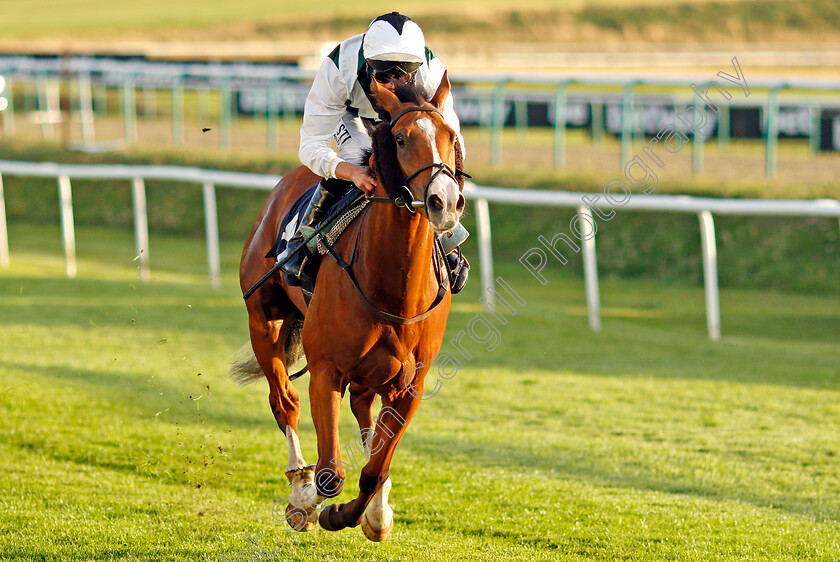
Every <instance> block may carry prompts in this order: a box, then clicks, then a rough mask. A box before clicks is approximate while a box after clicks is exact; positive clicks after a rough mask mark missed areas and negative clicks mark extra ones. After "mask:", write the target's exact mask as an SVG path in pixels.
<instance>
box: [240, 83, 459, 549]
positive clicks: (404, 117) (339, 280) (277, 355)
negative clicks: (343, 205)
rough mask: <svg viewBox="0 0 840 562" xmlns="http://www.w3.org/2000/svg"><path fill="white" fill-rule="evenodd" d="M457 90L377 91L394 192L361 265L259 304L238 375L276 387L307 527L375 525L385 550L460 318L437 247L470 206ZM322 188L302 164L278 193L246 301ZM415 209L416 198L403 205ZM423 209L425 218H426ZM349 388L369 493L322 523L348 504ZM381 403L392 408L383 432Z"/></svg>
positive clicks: (297, 502) (373, 163) (378, 163)
mask: <svg viewBox="0 0 840 562" xmlns="http://www.w3.org/2000/svg"><path fill="white" fill-rule="evenodd" d="M449 88H450V84H449V80H448V78H447V77H446V75H445V74H444V76H443V80H442V82H441V85H440V87H439V88H438V91H437V92H436V93H435V95H434V96H433V97H432V99H431V100H430V101H426V100H425V99H423V97H422V95H421V94H420V92H419V91H418V90H417V89H415V88H413V87H405V86H404V87H401V88H398V89H397V90H396V92H391V91H389V90H388V89H386V88H385V87H382V86H380V85H379V83H377V82H376V81H375V80H373V81H371V89H372V94H373V96H374V99H375V100H376V101H377V103H378V105H379V107H381V108H382V109H383V110H384V111H386V112H387V113H388V114H389V115H390V116H391V118H392V119H391V122H390V123H383V124H381V125H379V127H378V129H377V130H375V131H374V133H373V139H372V140H373V151H372V154H371V156H370V159H369V161H368V163H369V164H370V167H371V171H372V173H374V174H375V175H376V176H377V177H378V178H379V179H380V182H381V183H382V187H381V188H377V191H376V192H375V193H374V197H372V198H371V199H372V200H374V201H375V202H370V203H368V205H367V207H366V208H365V209H364V211H363V212H362V213H361V214H360V216H359V217H357V218H356V219H355V221H354V222H353V223H352V224H351V225H350V227H349V228H348V231H347V232H346V233H345V235H344V236H342V237H341V238H340V239H339V240H338V241H337V242H336V244H335V247H334V249H335V251H336V253H337V254H338V255H339V256H341V258H343V260H345V261H346V262H351V263H352V272H348V271H345V269H342V267H340V266H339V265H338V261H337V260H334V259H331V258H329V257H327V258H325V259H324V260H323V263H322V265H321V268H320V272H319V274H318V277H317V281H316V285H315V290H314V294H313V296H312V300H311V302H310V303H309V305H308V306H307V304H306V301H305V299H304V295H303V293H302V291H301V289H300V288H299V287H290V286H288V285H287V284H286V283H285V281H284V280H283V277H282V275H279V274H278V275H273V276H270V277H269V278H268V279H267V280H266V281H265V282H264V283H263V284H262V285H260V286H259V288H258V289H257V290H255V291H254V292H253V294H252V295H251V296H250V298H248V299H247V300H246V305H247V308H248V316H249V327H250V332H251V342H250V347H251V349H248V347H249V346H247V344H246V347H244V348H243V350H242V352H243V354H244V355H243V358H242V359H240V360H238V361H237V362H235V363H234V365H233V366H232V369H231V373H232V376H233V377H234V378H235V379H237V378H238V379H239V382H250V381H251V380H258V379H259V378H262V376H265V378H266V379H268V385H269V396H268V398H269V403H270V404H271V410H272V412H273V413H274V417H275V419H276V420H277V424H278V425H279V426H280V429H281V430H283V431H284V433H285V434H286V440H287V445H288V448H289V464H288V466H287V467H286V476H287V477H288V479H289V481H290V482H291V484H292V486H293V492H292V494H291V497H290V500H289V505H288V507H287V508H286V518H287V520H288V521H289V524H290V525H291V526H292V527H293V528H295V529H297V530H309V529H311V528H313V527H314V526H315V520H316V518H317V520H318V521H319V522H320V524H321V526H322V527H323V528H324V529H327V530H331V531H336V530H339V529H343V528H345V527H355V526H357V525H359V524H361V525H362V529H363V531H364V533H365V536H367V537H368V538H369V539H370V540H374V541H378V540H383V539H385V538H386V537H387V536H388V535H389V533H390V532H391V529H392V527H393V511H392V510H391V508H390V507H389V506H388V492H389V490H390V488H391V482H390V479H389V467H390V464H391V459H392V457H393V455H394V450H395V448H396V446H397V444H398V443H399V441H400V438H401V437H402V435H403V433H404V432H405V430H406V426H407V425H408V423H409V422H410V421H411V419H412V417H413V416H414V413H415V412H416V411H417V408H418V406H419V405H420V399H421V397H422V392H423V383H424V378H425V376H426V372H427V371H428V369H429V366H431V365H432V363H434V358H435V356H436V354H437V353H438V352H439V350H440V347H441V343H442V340H443V334H444V330H445V329H446V321H447V316H448V314H449V305H450V299H451V296H450V293H449V292H448V290H447V289H448V287H449V281H448V275H447V273H446V271H445V266H443V265H442V263H443V261H444V260H440V259H438V257H437V253H436V251H435V243H436V242H435V238H436V234H440V233H442V232H446V231H448V230H451V229H452V228H453V227H455V226H456V225H457V224H458V221H459V220H460V217H461V214H462V213H463V210H464V196H463V195H462V193H461V188H462V186H463V182H462V181H460V182H459V179H458V178H457V174H458V172H456V150H457V149H456V135H455V132H454V131H453V130H452V129H451V128H450V127H449V126H448V125H447V124H446V122H445V121H444V119H443V116H442V113H441V109H442V108H443V102H444V100H445V99H446V97H447V95H448V93H449ZM459 158H460V155H459ZM459 163H460V162H459ZM319 179H320V178H318V177H317V176H315V175H314V174H313V173H312V172H310V171H309V170H308V169H307V168H305V167H300V168H298V169H297V170H295V171H294V172H292V173H290V174H288V175H287V176H285V177H284V178H283V179H282V180H281V181H280V183H278V184H277V186H276V187H275V188H274V190H273V191H272V192H271V194H270V195H269V197H268V201H267V202H266V204H265V206H264V207H263V210H262V212H261V213H260V215H259V217H257V220H256V222H255V223H254V226H253V228H252V229H251V233H250V235H249V236H248V240H247V241H246V243H245V249H244V251H243V253H242V261H241V266H240V284H241V287H242V290H243V292H246V291H247V289H249V288H251V287H252V286H253V285H255V283H257V282H258V280H260V279H261V278H262V277H263V276H265V274H266V273H267V272H268V271H270V270H271V269H272V267H273V266H274V265H275V264H274V260H273V259H267V258H265V254H266V251H267V250H268V248H270V247H271V246H272V244H273V243H274V241H275V237H276V236H277V230H278V225H279V223H280V220H281V218H282V216H283V214H284V212H285V211H286V210H287V209H289V208H290V207H291V206H292V205H293V203H294V202H295V201H296V200H297V199H298V198H300V197H301V195H302V194H303V193H304V191H306V190H307V189H308V188H311V187H312V186H313V185H315V184H316V183H317V182H318V181H319ZM404 186H405V187H404ZM409 192H410V193H409ZM409 195H410V197H409ZM406 199H411V200H413V201H412V202H411V203H408V204H407V205H404V206H399V204H400V203H404V202H405V200H406ZM384 202H388V203H390V204H384ZM393 203H397V204H393ZM414 207H419V208H421V209H423V210H422V211H421V212H415V209H414ZM344 265H346V263H345V264H344ZM302 317H303V319H304V320H303V322H302V344H303V349H304V351H305V354H306V358H307V363H308V366H309V371H310V373H311V374H310V381H309V397H310V403H311V413H312V420H313V422H314V424H315V431H316V434H317V439H318V463H317V465H307V463H306V461H304V459H303V454H302V453H301V449H300V442H299V440H298V421H299V416H300V400H299V396H298V392H297V390H295V388H294V386H293V385H292V383H291V381H290V379H289V372H288V368H289V367H291V363H292V362H293V361H294V360H295V358H296V357H297V356H298V355H299V354H297V353H295V351H296V350H295V347H296V346H295V342H296V341H298V342H299V341H300V338H299V337H298V335H299V333H300V329H301V318H302ZM251 350H253V354H251ZM257 364H258V366H257ZM348 387H349V389H350V405H351V409H352V411H353V414H354V416H355V417H356V420H357V421H358V423H359V429H360V432H361V433H360V435H361V436H362V438H363V442H364V448H365V457H366V459H367V462H366V464H365V465H364V467H363V468H362V469H361V473H360V477H359V495H358V497H356V498H355V499H353V500H352V501H350V502H348V503H344V504H340V505H339V504H332V505H329V506H327V507H326V508H323V509H322V510H321V513H320V516H318V515H317V512H318V510H319V507H320V506H321V503H322V502H323V501H324V500H325V499H327V498H332V497H336V496H337V495H338V494H340V493H341V489H342V487H343V484H344V478H345V475H346V471H345V465H344V463H342V461H341V451H340V446H341V444H340V442H339V435H338V416H339V407H340V405H341V400H342V397H343V396H344V392H345V390H346V389H347V388H348ZM376 396H379V397H380V398H381V401H382V410H381V411H380V412H379V415H378V417H377V421H376V423H375V424H374V420H373V403H374V400H375V398H376ZM348 441H350V442H352V440H348Z"/></svg>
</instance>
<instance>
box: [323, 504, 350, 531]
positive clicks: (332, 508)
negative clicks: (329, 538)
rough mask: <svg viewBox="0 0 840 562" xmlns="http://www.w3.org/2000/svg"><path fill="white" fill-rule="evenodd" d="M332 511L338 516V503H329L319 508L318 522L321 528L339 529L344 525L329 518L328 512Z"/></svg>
mask: <svg viewBox="0 0 840 562" xmlns="http://www.w3.org/2000/svg"><path fill="white" fill-rule="evenodd" d="M332 513H335V516H336V517H339V512H338V504H335V503H333V504H330V505H328V506H327V507H326V508H324V509H323V510H321V515H319V516H318V523H320V525H321V528H322V529H324V530H325V531H340V530H341V529H343V528H344V527H345V526H346V525H340V524H334V521H331V520H330V514H332Z"/></svg>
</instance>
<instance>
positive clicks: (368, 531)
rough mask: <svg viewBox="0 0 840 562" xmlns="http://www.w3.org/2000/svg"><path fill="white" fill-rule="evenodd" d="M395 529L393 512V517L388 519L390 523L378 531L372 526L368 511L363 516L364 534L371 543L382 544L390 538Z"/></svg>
mask: <svg viewBox="0 0 840 562" xmlns="http://www.w3.org/2000/svg"><path fill="white" fill-rule="evenodd" d="M393 528H394V515H393V512H391V517H390V518H389V519H388V523H387V524H386V525H385V526H384V527H383V528H382V529H376V528H375V527H373V526H372V525H371V524H370V520H369V519H368V515H367V511H365V513H364V514H363V515H362V532H363V533H364V534H365V537H367V539H368V540H369V541H373V542H382V541H384V540H385V539H387V538H388V536H389V535H390V534H391V530H392V529H393Z"/></svg>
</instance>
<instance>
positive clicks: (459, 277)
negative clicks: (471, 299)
mask: <svg viewBox="0 0 840 562" xmlns="http://www.w3.org/2000/svg"><path fill="white" fill-rule="evenodd" d="M446 264H447V267H448V268H449V286H450V290H451V291H452V294H453V295H457V294H458V293H460V292H461V289H463V288H464V285H466V284H467V279H468V278H469V276H470V262H468V261H467V258H466V256H464V254H463V252H461V248H456V249H455V250H453V251H452V252H449V253H448V254H446Z"/></svg>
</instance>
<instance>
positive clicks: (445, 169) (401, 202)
mask: <svg viewBox="0 0 840 562" xmlns="http://www.w3.org/2000/svg"><path fill="white" fill-rule="evenodd" d="M413 111H429V112H432V113H437V114H438V115H440V116H441V117H443V112H442V111H441V110H439V109H437V108H435V107H421V106H418V107H409V108H406V109H403V110H402V111H400V112H399V113H397V114H396V115H395V116H394V118H393V119H391V122H390V123H388V128H389V129H393V128H394V125H396V124H397V121H399V120H400V118H401V117H402V116H403V115H405V114H406V113H411V112H413ZM429 169H431V170H433V171H432V174H431V175H430V176H429V179H428V181H426V185H425V186H424V187H423V200H422V201H417V200H415V199H414V195H412V193H411V188H410V187H409V184H410V183H411V180H413V179H414V178H416V177H417V176H419V175H420V174H421V173H423V172H425V171H426V170H429ZM440 174H444V175H446V176H449V177H450V178H452V180H453V181H454V182H455V183H458V178H456V177H455V174H462V175H464V176H466V177H471V176H470V175H469V174H466V173H464V172H456V171H455V170H453V169H452V168H450V167H449V165H448V164H446V163H445V162H433V163H431V164H426V165H425V166H423V167H421V168H419V169H418V170H415V171H414V173H412V174H409V176H408V177H407V178H405V179H404V180H403V182H402V185H401V186H400V187H399V195H396V196H394V197H368V201H373V202H375V203H394V204H395V205H396V206H397V207H405V208H406V209H408V210H409V211H410V212H411V214H414V213H416V212H417V209H423V208H425V207H426V199H427V198H428V196H429V187H430V186H431V185H432V182H433V181H435V178H436V177H438V176H439V175H440Z"/></svg>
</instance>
